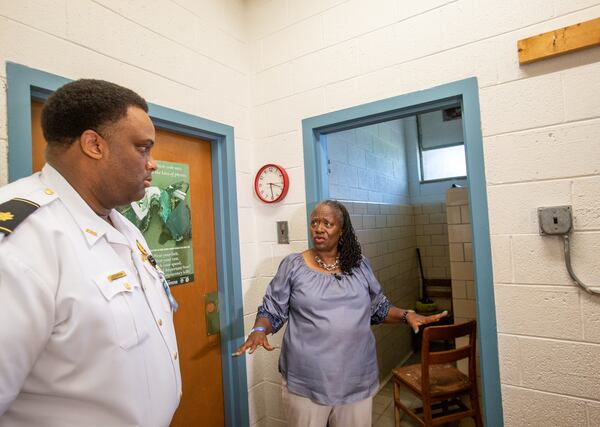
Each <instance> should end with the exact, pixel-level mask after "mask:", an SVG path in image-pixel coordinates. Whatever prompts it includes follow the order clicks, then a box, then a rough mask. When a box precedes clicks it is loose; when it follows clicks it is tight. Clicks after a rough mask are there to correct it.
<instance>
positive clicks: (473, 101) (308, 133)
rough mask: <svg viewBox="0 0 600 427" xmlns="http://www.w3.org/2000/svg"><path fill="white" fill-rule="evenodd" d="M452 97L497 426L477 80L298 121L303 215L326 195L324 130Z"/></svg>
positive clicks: (488, 406)
mask: <svg viewBox="0 0 600 427" xmlns="http://www.w3.org/2000/svg"><path fill="white" fill-rule="evenodd" d="M457 100H458V101H460V102H461V103H462V108H463V134H464V138H465V153H466V161H467V171H468V172H467V175H468V176H467V182H468V192H469V200H470V210H471V223H472V225H471V226H472V231H473V263H474V273H475V285H476V287H477V324H478V329H479V350H480V363H481V382H482V388H483V409H484V412H485V413H484V419H485V425H486V426H488V427H500V426H503V425H504V421H503V416H502V397H501V392H500V373H499V367H498V341H497V340H498V336H497V331H496V311H495V309H494V307H495V303H494V288H493V279H492V255H491V245H490V232H489V221H488V205H487V193H486V184H485V170H484V165H483V162H484V158H483V137H482V134H481V117H480V112H479V91H478V86H477V79H476V78H474V77H473V78H469V79H465V80H460V81H457V82H453V83H448V84H445V85H442V86H437V87H434V88H431V89H427V90H422V91H419V92H413V93H409V94H406V95H400V96H396V97H393V98H388V99H384V100H381V101H375V102H371V103H368V104H363V105H358V106H355V107H351V108H347V109H344V110H339V111H334V112H332V113H327V114H323V115H320V116H316V117H311V118H308V119H305V120H303V121H302V137H303V145H304V175H305V184H306V207H307V218H308V217H309V216H310V211H311V210H312V208H313V207H314V206H315V204H316V203H317V202H318V201H319V200H322V199H324V198H327V196H328V192H329V190H328V188H327V187H328V185H327V182H328V179H327V152H326V146H325V139H326V135H327V134H328V133H331V132H338V131H341V130H345V129H352V128H356V127H360V126H365V125H368V124H374V123H380V122H384V121H388V120H393V119H398V118H401V117H407V116H411V115H414V114H415V113H417V112H418V113H422V112H425V111H427V110H434V109H438V108H440V106H443V105H445V104H447V103H448V102H456V101H457ZM309 241H310V239H309Z"/></svg>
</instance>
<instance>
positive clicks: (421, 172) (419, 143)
mask: <svg viewBox="0 0 600 427" xmlns="http://www.w3.org/2000/svg"><path fill="white" fill-rule="evenodd" d="M419 116H420V115H419V114H417V115H415V119H416V121H417V150H418V156H419V182H420V183H421V184H429V183H434V182H444V181H453V180H456V179H466V178H467V175H456V176H449V177H445V178H436V179H425V168H424V166H423V151H434V150H441V149H444V148H450V147H458V146H460V145H462V146H463V147H465V138H464V132H463V139H462V141H461V142H457V143H453V144H445V145H440V146H439V147H435V148H423V135H422V131H421V119H420V118H419ZM463 151H465V155H466V147H465V148H464V149H463ZM466 165H467V159H466V158H465V169H466Z"/></svg>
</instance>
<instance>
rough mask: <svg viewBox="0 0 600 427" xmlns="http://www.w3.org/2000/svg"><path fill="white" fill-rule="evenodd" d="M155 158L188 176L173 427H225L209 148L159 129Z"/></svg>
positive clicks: (36, 117)
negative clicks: (187, 247)
mask: <svg viewBox="0 0 600 427" xmlns="http://www.w3.org/2000/svg"><path fill="white" fill-rule="evenodd" d="M41 109H42V104H41V103H38V102H33V103H32V114H31V115H32V120H31V122H32V137H33V147H32V148H33V156H32V162H33V165H32V166H33V170H34V171H38V170H40V169H41V168H42V166H43V165H44V149H45V144H46V143H45V141H44V138H43V135H42V131H41V127H40V113H41ZM153 156H154V158H155V159H156V160H164V161H168V162H177V163H187V164H188V166H189V171H190V190H189V191H190V200H191V210H192V243H193V253H194V281H193V282H190V283H187V284H184V285H178V286H174V287H172V288H171V290H172V291H173V295H174V296H175V299H176V300H177V303H178V304H179V310H178V311H177V313H176V314H175V329H176V331H177V343H178V346H179V354H180V364H181V376H182V382H183V396H182V398H181V404H180V405H179V408H178V409H177V412H176V413H175V417H174V418H173V422H172V423H171V425H172V426H174V427H189V426H198V427H203V426H206V427H218V426H223V425H224V415H223V384H222V375H221V345H220V336H219V335H212V336H208V335H207V324H206V317H205V295H207V294H209V293H212V292H216V291H217V268H216V255H215V234H214V210H213V193H212V161H211V147H210V142H208V141H203V140H201V139H197V138H193V137H189V136H183V135H179V134H176V133H173V132H168V131H164V130H160V129H157V131H156V145H155V148H154V150H153Z"/></svg>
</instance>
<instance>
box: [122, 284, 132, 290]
mask: <svg viewBox="0 0 600 427" xmlns="http://www.w3.org/2000/svg"><path fill="white" fill-rule="evenodd" d="M123 287H124V288H125V289H127V290H130V289H131V285H130V284H129V283H125V284H124V285H123Z"/></svg>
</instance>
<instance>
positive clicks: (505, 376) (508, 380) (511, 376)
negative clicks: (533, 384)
mask: <svg viewBox="0 0 600 427" xmlns="http://www.w3.org/2000/svg"><path fill="white" fill-rule="evenodd" d="M498 358H499V359H500V378H501V381H502V383H503V384H511V385H519V384H520V383H521V360H520V359H521V356H520V351H519V339H518V338H517V337H515V336H510V335H504V334H501V333H500V334H498Z"/></svg>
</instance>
